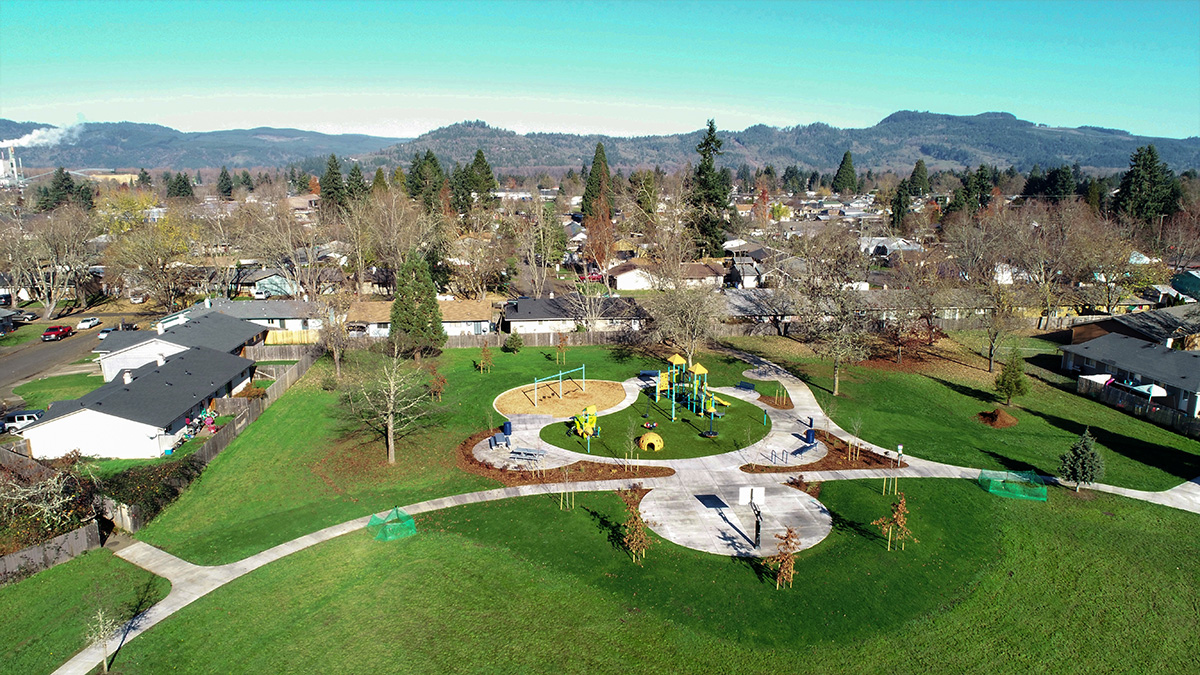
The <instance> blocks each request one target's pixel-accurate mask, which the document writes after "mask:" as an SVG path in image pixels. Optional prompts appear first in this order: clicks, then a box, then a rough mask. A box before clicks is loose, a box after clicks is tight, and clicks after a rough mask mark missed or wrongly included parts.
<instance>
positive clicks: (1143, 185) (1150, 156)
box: [1113, 145, 1183, 223]
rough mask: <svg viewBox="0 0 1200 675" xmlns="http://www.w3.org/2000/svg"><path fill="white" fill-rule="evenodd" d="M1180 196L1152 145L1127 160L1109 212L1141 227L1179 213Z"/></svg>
mask: <svg viewBox="0 0 1200 675" xmlns="http://www.w3.org/2000/svg"><path fill="white" fill-rule="evenodd" d="M1182 196H1183V191H1182V187H1181V186H1180V184H1179V179H1177V178H1176V177H1175V174H1174V173H1172V171H1171V170H1170V169H1168V168H1167V165H1166V163H1164V162H1160V161H1159V159H1158V150H1156V149H1155V148H1154V146H1153V145H1147V146H1145V147H1141V148H1138V149H1137V150H1136V151H1135V152H1134V153H1133V155H1132V156H1131V157H1130V158H1129V170H1128V171H1126V172H1125V175H1124V176H1122V177H1121V186H1120V187H1119V188H1118V189H1117V194H1116V196H1115V198H1114V200H1113V208H1114V210H1115V211H1116V212H1117V213H1120V214H1122V215H1125V216H1129V217H1130V218H1134V219H1136V220H1139V221H1141V222H1143V223H1150V222H1152V221H1154V220H1157V219H1158V218H1159V216H1171V215H1174V214H1175V213H1177V212H1178V211H1179V202H1180V200H1181V198H1182Z"/></svg>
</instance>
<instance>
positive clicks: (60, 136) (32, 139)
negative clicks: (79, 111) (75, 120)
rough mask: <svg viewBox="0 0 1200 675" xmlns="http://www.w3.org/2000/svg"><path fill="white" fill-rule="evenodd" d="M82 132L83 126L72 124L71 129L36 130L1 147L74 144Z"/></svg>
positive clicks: (49, 128) (2, 142) (2, 143)
mask: <svg viewBox="0 0 1200 675" xmlns="http://www.w3.org/2000/svg"><path fill="white" fill-rule="evenodd" d="M80 131H83V125H82V124H72V125H71V126H69V127H47V128H44V129H34V130H33V131H31V132H29V133H27V134H25V135H24V136H22V137H20V138H14V139H11V140H7V141H0V147H3V148H9V147H18V148H33V147H37V146H50V145H58V144H59V143H73V142H74V141H75V140H76V139H77V138H78V137H79V132H80Z"/></svg>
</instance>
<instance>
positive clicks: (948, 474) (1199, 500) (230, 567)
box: [54, 350, 1200, 675]
mask: <svg viewBox="0 0 1200 675" xmlns="http://www.w3.org/2000/svg"><path fill="white" fill-rule="evenodd" d="M729 351H730V353H733V354H735V355H736V356H738V357H739V358H741V359H743V360H745V361H747V362H748V363H750V364H751V365H752V366H754V367H753V368H752V369H750V370H747V371H746V373H745V374H746V377H747V378H751V379H758V380H767V381H769V380H778V381H779V382H781V383H782V384H783V386H784V387H785V388H786V389H787V391H788V395H789V396H791V399H792V404H793V406H794V408H793V409H792V410H790V411H781V410H774V409H771V408H768V409H767V414H768V415H770V416H771V420H772V430H771V432H770V433H769V434H768V435H767V436H766V437H765V438H764V439H763V440H762V441H759V443H756V444H755V445H753V446H751V447H750V448H744V449H742V450H739V451H736V452H731V453H726V454H724V455H713V456H709V457H699V458H695V459H681V460H645V461H642V460H639V463H641V464H653V465H662V466H670V467H671V468H673V469H675V475H673V476H669V477H666V478H646V479H633V480H630V479H616V480H606V481H591V482H581V483H566V484H563V483H552V484H546V485H525V486H520V487H511V488H499V489H495V490H485V491H482V492H472V493H467V494H461V495H454V496H451V497H443V498H440V499H432V500H428V501H424V502H419V503H416V504H410V505H407V506H404V507H402V508H404V509H405V510H406V511H408V512H409V513H412V514H417V513H425V512H428V511H435V510H438V509H444V508H449V507H451V506H459V505H463V504H473V503H478V502H485V501H494V500H499V499H508V498H511V497H523V496H529V495H538V494H557V493H559V492H562V491H564V490H571V491H574V492H599V491H606V490H613V489H618V488H628V487H631V486H632V485H633V484H634V483H640V484H641V485H642V486H643V487H646V488H651V492H650V494H649V495H647V496H646V498H645V499H644V500H643V506H642V511H643V516H644V517H646V519H647V521H648V523H649V521H651V520H653V519H655V518H658V519H661V521H662V522H661V523H659V524H658V527H660V528H662V532H660V534H661V535H662V536H663V537H664V538H666V539H668V540H670V541H677V543H681V544H682V545H684V546H689V547H692V548H697V549H698V550H707V548H708V547H710V546H711V547H712V548H713V549H716V551H720V552H724V553H725V554H732V555H753V552H752V551H747V550H746V549H747V548H749V547H748V544H747V543H746V539H747V537H746V535H747V531H746V530H747V528H746V527H745V525H744V523H745V522H747V521H748V522H749V523H750V524H751V527H752V524H753V520H750V519H748V518H746V517H745V515H744V514H743V513H742V512H741V511H740V510H738V508H737V507H736V506H732V505H736V494H737V489H738V488H740V487H747V486H761V485H770V486H775V487H779V483H778V482H775V481H780V480H782V479H783V477H784V474H746V473H743V472H741V471H739V470H738V467H739V466H741V465H742V464H747V463H751V457H753V463H768V462H765V461H763V459H764V458H765V457H769V456H770V452H771V450H775V452H776V457H777V458H778V453H779V452H781V451H788V452H794V450H795V449H797V445H798V443H797V442H796V440H797V439H794V437H792V434H793V433H794V432H795V431H796V430H797V428H799V429H801V430H802V429H805V428H807V426H808V425H807V422H808V418H809V417H811V418H812V422H813V425H814V426H816V427H818V428H823V429H827V430H828V431H829V432H830V433H832V434H834V435H835V436H838V437H840V438H842V439H843V440H854V441H857V442H858V443H859V444H861V445H863V446H864V447H866V448H868V449H869V450H871V451H873V452H876V453H878V454H881V455H884V456H887V457H893V458H895V457H896V453H894V452H892V451H890V450H887V449H885V448H881V447H879V446H877V445H874V444H871V443H868V442H866V441H863V440H862V439H858V438H856V437H854V436H853V435H851V434H849V433H847V432H846V431H845V430H843V429H842V428H840V427H839V426H837V424H835V423H834V422H833V420H831V419H829V417H827V416H826V415H825V412H824V411H823V410H822V409H821V407H820V405H819V404H818V403H817V400H816V397H814V396H813V395H812V392H811V391H810V390H809V388H808V386H807V385H805V384H804V382H802V381H801V380H800V379H799V378H797V377H795V376H793V375H792V374H791V373H789V372H787V371H786V370H784V369H783V368H780V367H779V366H777V365H775V364H773V363H771V362H769V361H767V360H765V359H762V358H759V357H756V356H753V355H750V354H745V353H741V352H733V351H732V350H729ZM623 384H624V385H625V386H626V397H625V400H624V401H622V403H621V404H620V405H619V406H616V407H613V408H610V409H608V410H607V411H606V412H614V411H616V410H619V409H621V408H622V407H628V406H629V405H632V404H633V402H634V401H636V400H637V395H638V391H637V390H638V388H639V380H638V379H637V378H634V379H631V380H628V381H626V382H625V383H623ZM718 391H719V392H721V393H722V394H723V395H728V396H737V397H738V398H741V399H743V400H747V397H748V396H755V395H754V394H751V393H749V392H742V391H740V390H731V389H729V388H720V389H718ZM755 403H756V404H757V402H755ZM555 421H556V420H555V418H552V417H550V416H549V415H517V416H514V418H513V420H512V422H513V427H514V428H513V436H514V439H513V441H514V445H518V446H520V447H538V448H541V449H545V450H546V451H547V455H548V457H549V456H550V455H551V454H553V455H554V457H555V461H563V464H569V463H573V462H576V461H578V460H579V459H580V458H581V457H582V458H584V459H591V460H592V461H596V462H608V463H614V464H620V463H622V462H623V460H619V459H612V458H606V457H599V456H586V455H584V456H581V455H579V454H578V453H574V452H571V451H569V450H563V449H561V448H556V447H554V446H550V445H548V444H544V443H542V441H541V439H540V438H539V437H538V431H540V429H541V427H543V426H545V425H546V424H548V423H553V422H555ZM557 421H565V419H564V420H557ZM518 439H520V443H518ZM534 443H536V444H537V445H534ZM485 445H486V444H485ZM559 453H565V454H563V455H560V454H559ZM763 453H766V454H765V455H764V454H763ZM755 455H757V456H755ZM803 459H805V460H807V461H806V462H805V463H808V462H811V461H815V460H816V457H815V456H814V457H813V458H811V459H809V458H807V457H805V458H803ZM904 459H905V461H906V462H908V464H909V466H908V467H907V468H904V469H863V470H851V471H809V472H805V471H803V465H802V464H801V463H799V462H797V461H794V460H793V464H794V465H796V468H797V473H799V474H801V475H802V476H803V477H804V479H805V480H807V481H826V480H854V479H863V478H882V477H884V476H889V477H891V476H900V477H912V478H968V479H975V478H977V477H978V476H979V471H980V470H979V469H972V468H967V467H959V466H953V465H950V464H941V463H939V462H930V461H927V460H922V459H919V458H916V457H912V456H908V455H906V456H905V458H904ZM567 460H569V461H567ZM772 478H774V479H775V481H772V480H771V479H772ZM1047 482H1048V483H1051V482H1052V483H1055V484H1060V483H1061V481H1058V480H1057V479H1055V478H1052V477H1047ZM698 487H706V488H707V492H705V493H704V496H707V495H710V494H711V495H715V496H716V497H717V498H718V499H719V500H720V501H721V502H723V503H724V504H725V505H726V507H727V508H723V507H720V506H718V505H717V504H716V503H715V502H712V501H711V500H705V501H701V500H699V499H696V497H697V493H696V489H697V488H698ZM1087 487H1088V489H1093V490H1097V491H1100V492H1108V493H1111V494H1117V495H1121V496H1124V497H1130V498H1132V499H1140V500H1142V501H1147V502H1152V503H1155V504H1161V505H1163V506H1169V507H1172V508H1176V509H1181V510H1184V511H1190V512H1192V513H1200V478H1196V479H1194V480H1192V481H1189V482H1187V483H1183V484H1182V485H1179V486H1177V487H1174V488H1172V489H1170V490H1164V491H1161V492H1147V491H1143V490H1131V489H1128V488H1121V487H1116V486H1112V485H1104V484H1093V485H1089V486H1087ZM656 492H658V493H659V494H658V495H657V496H654V497H653V498H651V497H652V496H653V495H655V493H656ZM791 492H794V493H795V494H794V495H792V494H789V493H791ZM776 493H778V494H776ZM804 497H807V495H804V494H803V493H801V492H799V491H795V490H791V489H790V488H779V489H777V490H774V491H773V492H770V493H768V495H767V498H766V499H767V502H768V506H770V504H771V502H772V499H777V501H779V502H782V503H788V502H795V504H794V505H790V506H786V507H785V506H782V505H781V508H780V510H781V511H784V510H787V511H791V512H792V515H791V516H789V517H787V519H788V520H790V521H792V522H796V520H797V519H800V522H799V526H800V528H801V539H802V541H803V542H804V543H805V544H806V545H811V544H808V540H809V539H811V540H813V543H816V542H817V541H820V540H821V539H823V538H824V537H825V536H826V535H827V534H828V532H829V530H828V529H825V530H824V532H822V530H821V526H820V524H819V523H820V520H821V511H823V510H824V507H822V506H820V504H819V502H816V500H812V503H807V500H805V499H804ZM689 499H690V500H693V501H696V502H697V503H699V504H700V505H701V507H703V509H704V511H698V507H697V506H696V505H694V504H692V503H691V502H690V501H688V500H689ZM808 499H810V500H811V499H812V498H811V497H809V498H808ZM672 504H676V506H672ZM813 504H815V506H814V505H813ZM818 509H819V510H818ZM389 510H390V509H389ZM384 513H386V512H381V514H380V515H384ZM697 514H698V515H697ZM824 516H825V518H826V519H827V518H828V517H829V516H828V513H827V512H825V513H824ZM804 518H811V520H803V519H804ZM713 519H717V520H718V521H720V522H721V523H722V525H720V526H716V527H715V529H714V525H713V523H712V520H713ZM764 519H765V521H766V522H764V525H767V523H771V525H770V529H768V528H766V527H765V528H764V530H763V537H762V543H763V544H764V546H765V547H771V546H772V544H771V541H772V538H771V537H769V532H772V533H773V530H775V529H777V528H778V527H780V522H779V520H778V519H777V520H776V521H774V522H772V521H771V520H770V519H771V516H770V515H769V512H768V513H764ZM369 520H370V516H363V517H361V518H356V519H354V520H350V521H347V522H344V523H339V524H337V525H333V526H331V527H327V528H325V529H323V530H319V531H317V532H313V533H312V534H307V535H305V536H303V537H298V538H296V539H293V540H291V541H288V542H284V543H282V544H279V545H278V546H275V547H273V548H270V549H267V550H266V551H263V552H262V553H258V554H256V555H252V556H250V557H248V558H245V559H243V560H239V561H237V562H233V563H229V564H227V565H217V566H211V567H206V566H201V565H194V564H192V563H189V562H187V561H185V560H182V559H180V558H177V557H175V556H173V555H171V554H169V553H167V552H165V551H162V550H160V549H157V548H155V547H153V546H150V545H149V544H146V543H144V542H135V543H134V544H132V545H130V546H128V547H126V548H124V549H122V550H119V551H116V555H118V556H119V557H121V558H124V559H125V560H128V561H129V562H131V563H133V564H135V565H138V566H139V567H142V568H144V569H146V570H149V571H150V572H153V573H154V574H157V575H159V576H161V577H164V578H166V579H167V580H169V581H170V582H171V592H170V593H169V594H168V595H167V597H166V598H164V599H163V600H161V601H160V602H158V603H157V604H155V605H154V606H152V607H151V608H150V609H148V610H146V611H145V612H143V613H142V614H139V615H138V616H137V617H134V618H133V619H132V620H131V621H130V622H129V623H128V624H126V625H125V626H124V627H123V628H122V630H121V632H120V633H119V634H118V635H117V636H115V637H113V638H112V639H111V640H109V642H108V653H109V654H113V653H115V652H116V651H117V650H118V649H119V648H120V646H121V645H123V644H124V643H125V642H128V641H129V640H132V639H133V638H135V637H137V636H138V635H140V634H141V633H143V632H145V631H146V630H148V629H149V628H151V627H152V626H154V625H156V624H157V623H159V622H160V621H162V620H163V619H166V618H167V617H169V616H171V615H172V614H174V613H175V612H177V611H179V610H180V609H182V608H183V607H186V606H187V605H189V604H191V603H192V602H194V601H195V600H197V599H199V598H201V597H203V596H205V595H207V594H208V593H210V592H212V591H213V590H215V589H217V588H220V587H221V586H223V585H225V584H227V583H229V582H230V581H233V580H234V579H237V578H239V577H241V576H243V575H245V574H247V573H249V572H251V571H253V570H256V569H258V568H259V567H262V566H263V565H266V564H269V563H271V562H274V561H276V560H279V559H280V558H283V557H285V556H288V555H291V554H292V553H295V552H297V551H301V550H303V549H306V548H308V547H310V546H313V545H314V544H318V543H321V542H324V541H328V540H330V539H333V538H335V537H339V536H342V535H343V534H347V533H350V532H354V531H356V530H360V529H363V528H365V527H366V524H367V521H369ZM689 521H699V524H694V523H693V524H691V525H689ZM652 527H654V525H652ZM722 528H725V529H722ZM806 528H807V529H806ZM656 531H658V530H656ZM805 532H807V533H808V534H807V537H806V536H805ZM749 534H750V536H752V533H749ZM705 540H707V541H705ZM685 542H687V543H685ZM716 551H714V552H716ZM102 658H103V654H102V652H101V649H100V647H99V645H93V646H91V647H88V648H86V649H84V650H83V651H81V652H79V653H78V654H76V655H75V656H74V657H72V658H71V659H70V660H69V661H67V662H66V663H64V664H63V665H62V666H61V667H59V668H58V669H57V670H56V671H54V672H55V675H86V673H89V672H91V671H92V670H93V669H94V668H95V667H96V666H97V665H99V664H100V661H101V659H102Z"/></svg>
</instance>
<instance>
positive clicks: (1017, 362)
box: [996, 349, 1029, 405]
mask: <svg viewBox="0 0 1200 675" xmlns="http://www.w3.org/2000/svg"><path fill="white" fill-rule="evenodd" d="M996 393H998V394H1000V395H1001V396H1003V397H1004V405H1012V399H1013V397H1014V396H1024V395H1025V394H1028V393H1029V380H1028V378H1026V376H1025V360H1024V359H1022V358H1021V355H1020V354H1019V353H1018V352H1017V350H1016V349H1013V350H1012V353H1010V354H1009V355H1008V363H1005V364H1004V366H1003V367H1002V368H1001V369H1000V374H999V375H997V376H996Z"/></svg>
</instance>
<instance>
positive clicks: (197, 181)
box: [188, 169, 204, 196]
mask: <svg viewBox="0 0 1200 675" xmlns="http://www.w3.org/2000/svg"><path fill="white" fill-rule="evenodd" d="M188 180H191V179H190V178H189V179H188ZM196 185H204V180H202V179H201V178H200V169H196ZM189 196H191V195H189Z"/></svg>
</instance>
